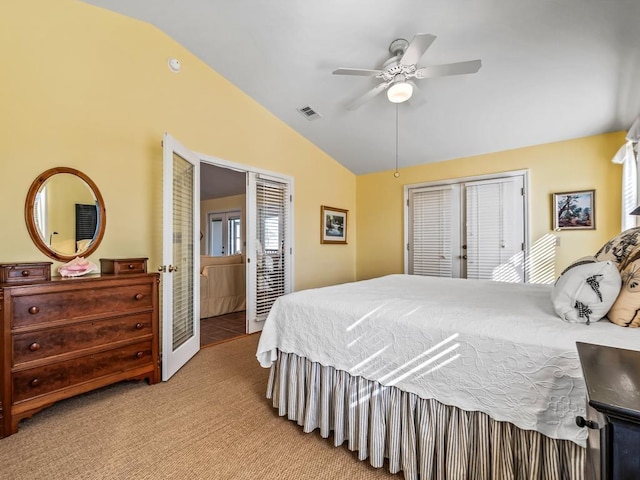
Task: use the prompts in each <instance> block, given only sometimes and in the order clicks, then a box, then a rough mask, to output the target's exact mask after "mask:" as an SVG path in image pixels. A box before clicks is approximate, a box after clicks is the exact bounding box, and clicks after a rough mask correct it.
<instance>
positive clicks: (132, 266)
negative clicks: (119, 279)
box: [100, 258, 147, 275]
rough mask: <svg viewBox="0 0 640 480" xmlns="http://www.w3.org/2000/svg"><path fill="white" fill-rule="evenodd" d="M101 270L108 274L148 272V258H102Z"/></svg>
mask: <svg viewBox="0 0 640 480" xmlns="http://www.w3.org/2000/svg"><path fill="white" fill-rule="evenodd" d="M100 271H101V272H102V273H108V274H115V275H119V274H123V273H146V272H147V259H146V258H101V259H100Z"/></svg>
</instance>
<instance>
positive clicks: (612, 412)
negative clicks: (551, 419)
mask: <svg viewBox="0 0 640 480" xmlns="http://www.w3.org/2000/svg"><path fill="white" fill-rule="evenodd" d="M576 346H577V348H578V355H579V357H580V364H581V366H582V373H583V376H584V380H585V383H586V386H587V416H586V418H584V417H576V423H577V424H578V426H581V427H585V428H587V429H588V431H589V436H588V438H587V462H586V463H587V465H586V471H585V479H586V480H637V479H640V351H635V350H626V349H622V348H614V347H607V346H604V345H594V344H590V343H582V342H577V343H576Z"/></svg>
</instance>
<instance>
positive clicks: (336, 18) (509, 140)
mask: <svg viewBox="0 0 640 480" xmlns="http://www.w3.org/2000/svg"><path fill="white" fill-rule="evenodd" d="M85 1H86V3H90V4H93V5H97V6H100V7H104V8H106V9H109V10H113V11H116V12H120V13H122V14H125V15H128V16H130V17H134V18H137V19H140V20H143V21H146V22H148V23H150V24H153V25H155V26H156V27H157V28H159V29H160V30H162V31H164V32H165V33H166V34H168V35H169V36H171V37H172V38H174V39H175V40H176V41H177V42H179V43H180V44H182V45H183V46H184V47H185V48H187V49H188V50H189V51H191V52H192V53H193V54H195V55H196V56H197V57H199V58H200V59H202V60H203V61H204V62H206V63H207V64H208V65H210V66H211V68H213V69H214V70H216V71H217V72H218V73H220V74H221V75H223V76H224V77H225V78H227V79H228V80H229V81H230V82H232V83H233V84H235V85H236V86H237V87H238V88H240V89H241V90H243V91H244V92H245V93H246V94H248V95H249V96H251V97H252V98H253V99H254V100H255V101H256V102H258V103H260V104H261V105H263V106H264V107H265V108H267V109H268V110H269V111H271V112H272V113H273V114H274V115H275V116H277V117H278V118H280V119H281V120H282V121H283V122H285V123H287V124H288V125H290V126H291V127H292V128H293V129H295V130H297V131H298V132H300V134H301V135H303V136H304V137H306V138H308V139H309V140H310V141H311V142H313V143H314V144H315V145H317V146H318V147H319V148H321V149H322V150H323V151H325V152H326V153H327V154H329V155H330V156H332V157H333V158H334V159H336V160H337V161H338V162H340V163H341V164H343V165H344V166H345V167H347V168H348V169H349V170H351V171H352V172H354V173H355V174H363V173H369V172H376V171H382V170H388V169H392V168H394V165H395V161H396V154H397V159H398V161H399V164H400V167H403V166H408V165H416V164H422V163H427V162H435V161H441V160H447V159H452V158H458V157H463V156H471V155H478V154H483V153H490V152H496V151H502V150H508V149H513V148H518V147H523V146H530V145H538V144H543V143H549V142H554V141H561V140H566V139H571V138H577V137H583V136H589V135H595V134H600V133H606V132H612V131H619V130H626V129H628V128H629V126H630V125H631V123H632V122H633V120H634V118H636V116H637V115H638V114H639V113H640V1H638V0H517V1H514V0H473V1H472V0H422V1H420V0H394V1H386V2H382V1H379V0H378V1H375V0H374V1H371V0H328V1H323V2H310V1H303V0H278V1H273V2H268V1H260V0H235V1H223V0H181V1H177V0H135V1H131V0H85ZM416 33H430V34H433V35H435V36H437V39H436V40H435V41H434V43H433V44H432V45H431V46H430V48H429V49H428V50H427V51H426V54H425V55H424V56H423V57H422V58H421V60H420V62H418V66H431V65H439V64H447V63H453V62H461V61H465V60H473V59H481V60H482V67H481V69H480V70H479V71H478V72H477V73H475V74H471V75H457V76H447V77H438V78H429V79H421V80H417V81H416V84H417V85H418V87H419V92H417V93H415V94H414V98H413V99H412V101H410V102H405V103H401V104H398V105H397V113H398V119H397V121H398V123H397V126H398V129H397V131H398V143H397V150H396V104H392V103H390V102H389V101H388V100H387V97H386V95H385V94H384V92H383V93H381V94H379V95H376V96H375V97H373V98H372V99H371V100H369V101H368V102H366V103H364V104H363V105H362V106H360V107H359V108H357V109H353V110H349V109H347V108H346V106H347V105H348V104H349V103H351V102H352V101H353V100H354V99H356V98H357V97H359V96H360V95H362V94H364V93H365V92H367V91H368V90H370V89H371V88H373V87H375V86H376V85H377V84H378V83H379V82H380V80H378V79H376V78H374V77H367V76H346V75H333V74H332V72H333V71H334V70H335V69H336V68H339V67H353V68H363V69H381V68H382V66H383V63H384V62H385V60H387V59H388V58H389V57H390V56H391V55H390V53H389V50H388V48H389V45H390V43H391V42H392V41H393V40H394V39H397V38H404V39H407V40H409V41H411V39H412V38H413V36H414V34H416ZM416 100H422V102H419V101H416ZM307 106H310V107H311V108H313V110H315V111H316V112H318V113H319V114H320V118H317V119H315V120H312V121H310V120H308V119H307V118H305V117H304V116H303V115H301V114H300V113H299V112H298V109H299V108H302V107H307Z"/></svg>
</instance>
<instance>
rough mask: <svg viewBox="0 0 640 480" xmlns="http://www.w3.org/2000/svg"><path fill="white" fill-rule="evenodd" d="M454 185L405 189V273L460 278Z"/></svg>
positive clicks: (457, 193)
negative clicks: (407, 224)
mask: <svg viewBox="0 0 640 480" xmlns="http://www.w3.org/2000/svg"><path fill="white" fill-rule="evenodd" d="M459 191H460V190H459V186H458V185H443V186H434V187H424V188H416V189H411V190H409V197H408V201H409V205H408V207H409V244H408V246H407V248H408V250H409V273H410V274H412V275H430V276H436V277H459V276H460V256H459V254H458V252H459V250H460V214H459V212H460V200H459V198H460V196H459Z"/></svg>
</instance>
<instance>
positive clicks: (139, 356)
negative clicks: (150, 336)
mask: <svg viewBox="0 0 640 480" xmlns="http://www.w3.org/2000/svg"><path fill="white" fill-rule="evenodd" d="M142 357H144V352H138V353H136V358H142Z"/></svg>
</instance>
